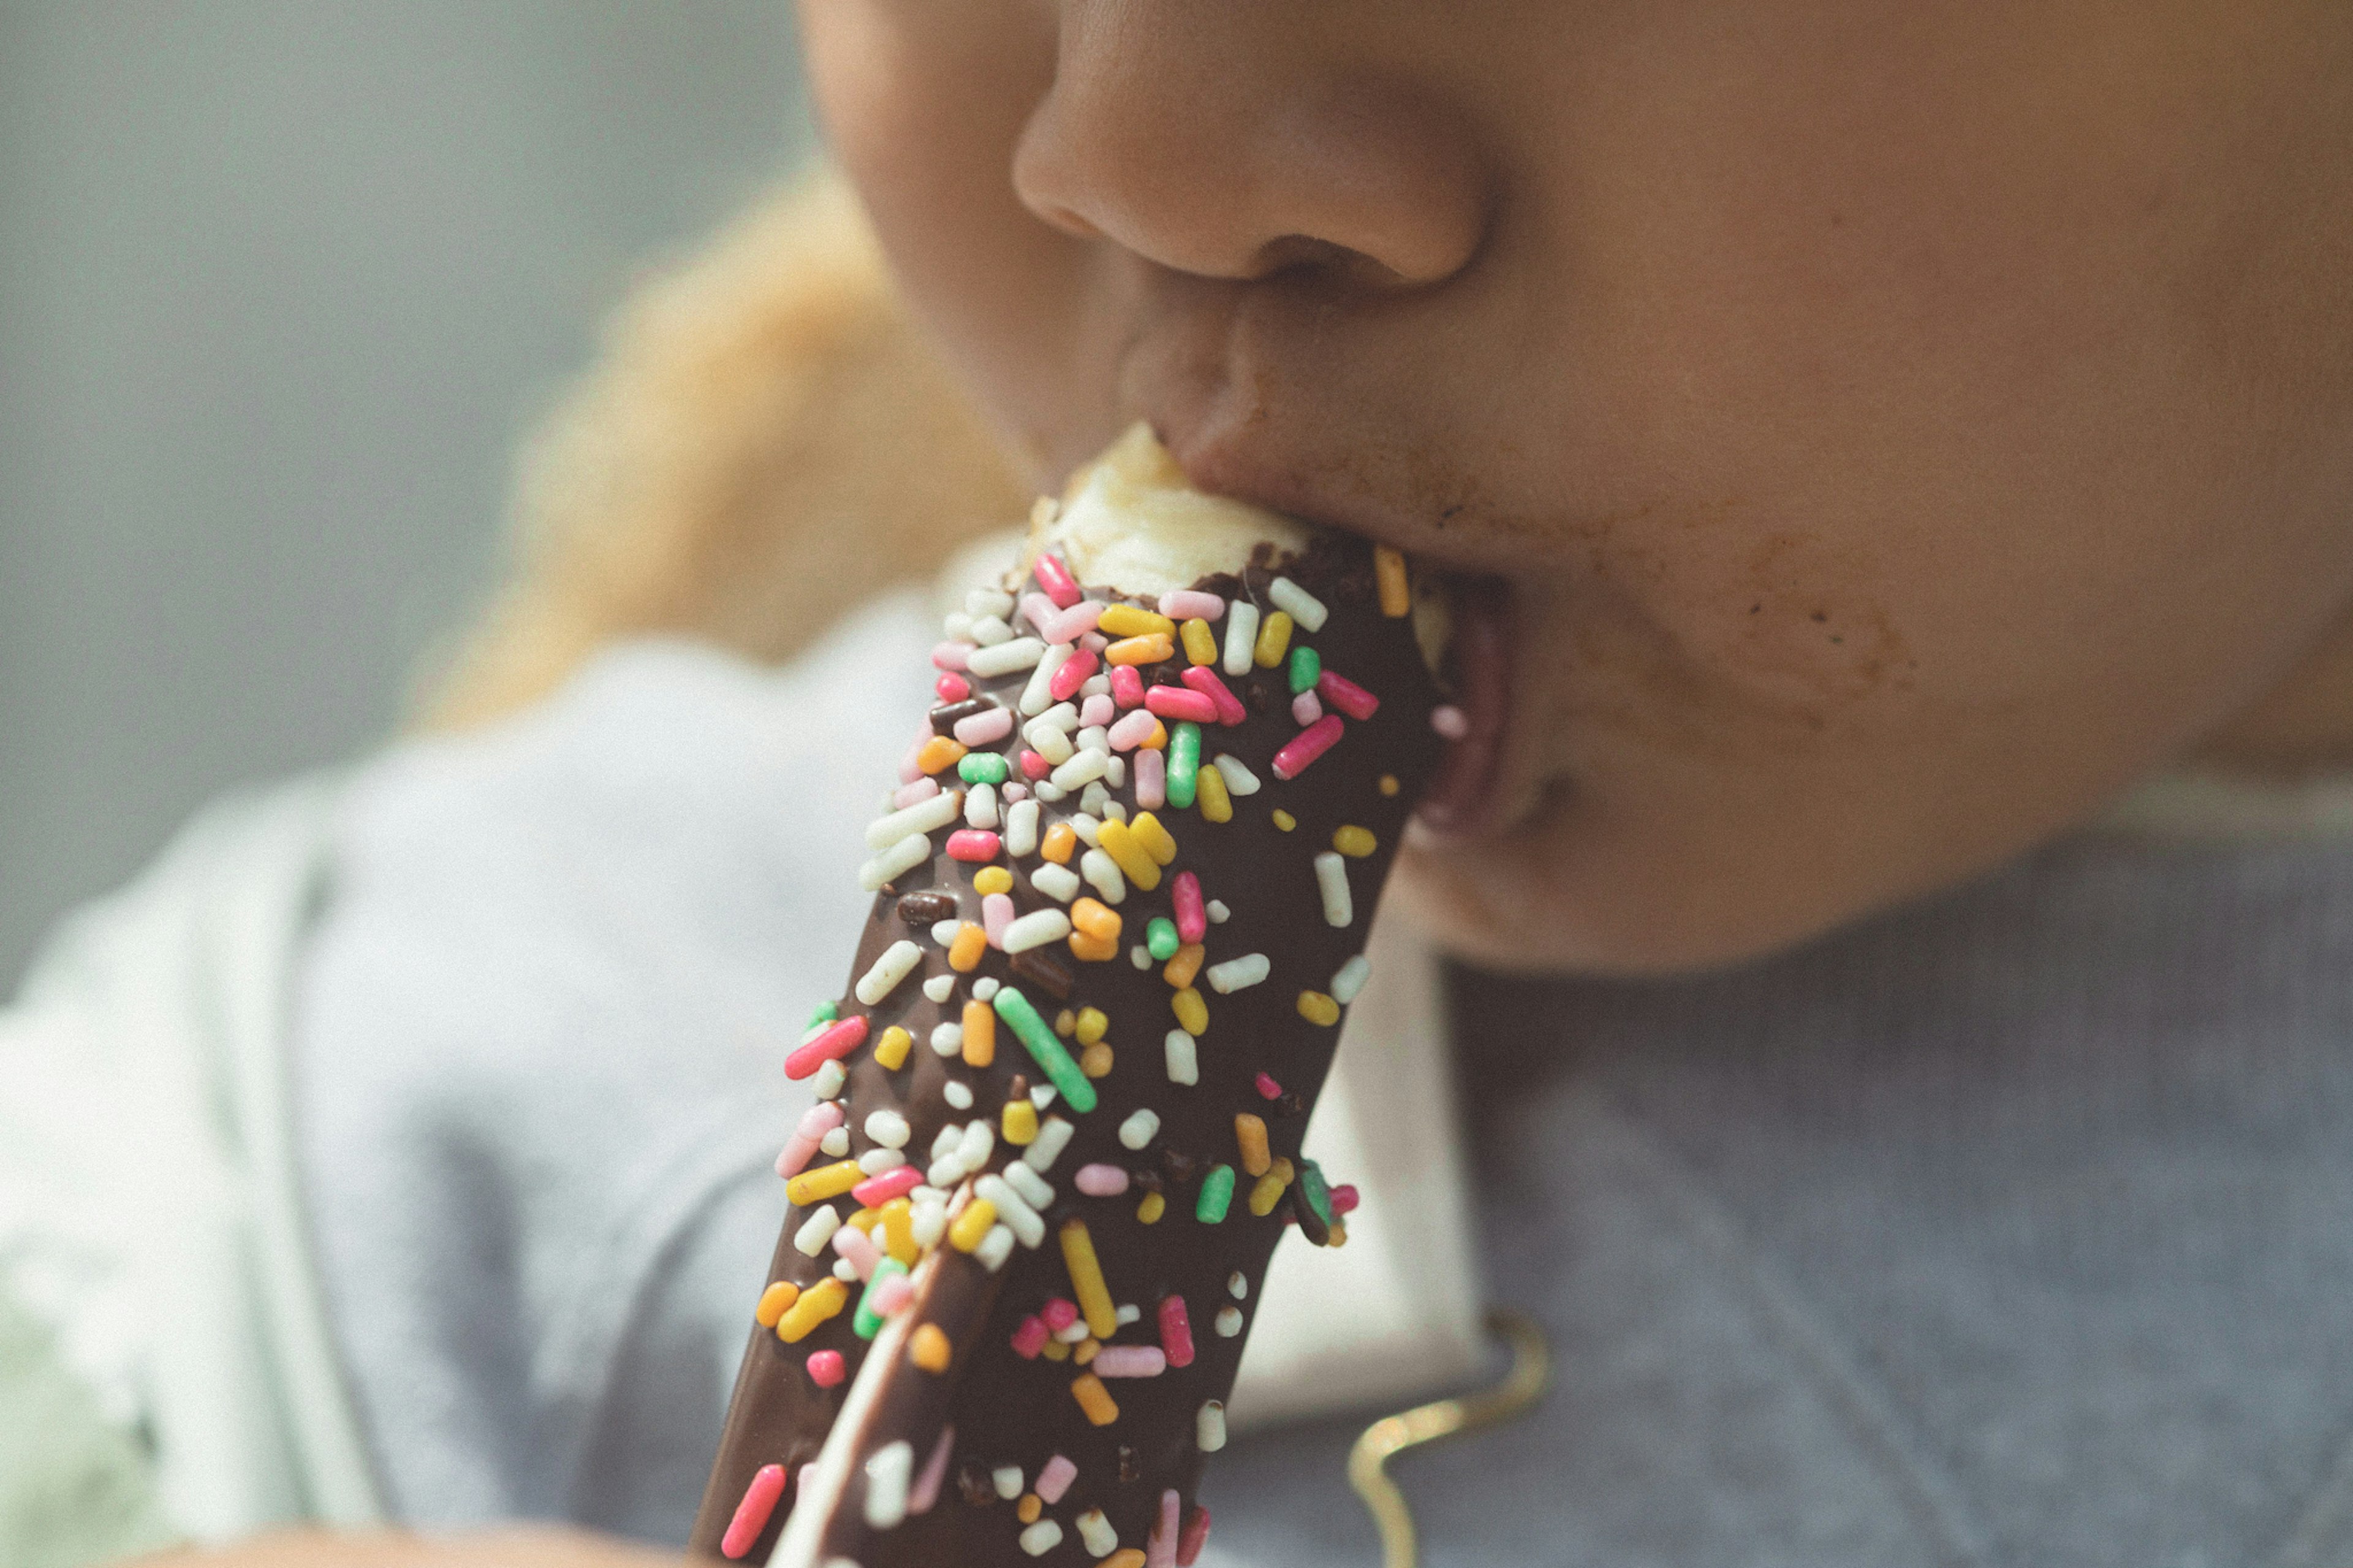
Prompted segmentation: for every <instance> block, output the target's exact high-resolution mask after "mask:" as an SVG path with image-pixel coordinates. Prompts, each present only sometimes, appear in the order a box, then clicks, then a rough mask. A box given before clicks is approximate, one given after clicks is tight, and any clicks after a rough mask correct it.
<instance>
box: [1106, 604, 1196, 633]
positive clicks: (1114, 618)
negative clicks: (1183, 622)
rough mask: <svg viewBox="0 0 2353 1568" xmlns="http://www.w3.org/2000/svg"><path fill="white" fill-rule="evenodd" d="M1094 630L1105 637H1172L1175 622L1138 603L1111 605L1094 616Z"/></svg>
mask: <svg viewBox="0 0 2353 1568" xmlns="http://www.w3.org/2000/svg"><path fill="white" fill-rule="evenodd" d="M1095 630H1097V631H1099V632H1101V633H1103V636H1105V637H1173V636H1175V635H1176V622H1175V621H1172V620H1170V619H1169V618H1168V617H1167V616H1163V615H1158V614H1155V612H1153V611H1151V610H1147V609H1145V608H1144V607H1143V606H1141V605H1108V606H1106V607H1105V608H1104V610H1103V614H1102V615H1100V616H1096V617H1095Z"/></svg>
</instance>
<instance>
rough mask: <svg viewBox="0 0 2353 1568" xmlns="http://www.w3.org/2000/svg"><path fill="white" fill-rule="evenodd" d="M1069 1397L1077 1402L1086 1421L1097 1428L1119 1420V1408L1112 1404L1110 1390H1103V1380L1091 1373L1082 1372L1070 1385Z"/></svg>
mask: <svg viewBox="0 0 2353 1568" xmlns="http://www.w3.org/2000/svg"><path fill="white" fill-rule="evenodd" d="M1071 1398H1073V1399H1075V1400H1077V1401H1078V1402H1079V1408H1080V1409H1082V1410H1083V1411H1085V1412H1086V1413H1087V1419H1088V1420H1089V1421H1091V1422H1092V1423H1093V1424H1094V1425H1095V1426H1110V1425H1111V1424H1112V1423H1113V1422H1114V1421H1116V1420H1118V1419H1119V1406H1118V1405H1115V1404H1113V1401H1112V1397H1111V1390H1110V1389H1108V1388H1105V1387H1104V1386H1103V1379H1102V1378H1099V1377H1097V1376H1096V1375H1095V1374H1094V1373H1091V1372H1082V1373H1080V1374H1079V1375H1078V1377H1077V1378H1076V1380H1074V1381H1073V1382H1072V1383H1071Z"/></svg>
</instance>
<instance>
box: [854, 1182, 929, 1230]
mask: <svg viewBox="0 0 2353 1568" xmlns="http://www.w3.org/2000/svg"><path fill="white" fill-rule="evenodd" d="M922 1182H923V1172H921V1171H919V1170H917V1169H916V1168H915V1167H914V1166H913V1165H893V1166H892V1167H891V1168H890V1169H889V1170H887V1171H885V1172H883V1173H881V1175H879V1176H869V1177H867V1178H866V1179H865V1180H864V1181H862V1182H860V1183H859V1184H857V1185H856V1186H854V1187H852V1188H850V1189H849V1195H850V1196H851V1197H853V1198H856V1199H857V1200H858V1205H859V1206H860V1208H870V1209H879V1208H881V1206H882V1205H884V1204H887V1203H889V1202H890V1201H891V1200H892V1198H903V1197H905V1196H906V1195H907V1194H909V1193H912V1192H913V1191H914V1190H915V1188H916V1187H917V1186H918V1185H920V1184H922ZM841 1228H842V1230H848V1229H849V1226H842V1227H841ZM834 1234H835V1235H836V1236H839V1235H840V1234H841V1231H839V1230H838V1231H836V1232H834Z"/></svg>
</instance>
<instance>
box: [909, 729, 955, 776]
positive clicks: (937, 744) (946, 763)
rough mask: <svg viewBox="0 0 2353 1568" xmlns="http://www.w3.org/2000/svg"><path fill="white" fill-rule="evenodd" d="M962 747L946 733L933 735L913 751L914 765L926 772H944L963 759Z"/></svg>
mask: <svg viewBox="0 0 2353 1568" xmlns="http://www.w3.org/2000/svg"><path fill="white" fill-rule="evenodd" d="M964 751H965V749H964V747H963V746H962V745H961V744H960V743H958V742H956V741H955V740H954V739H952V738H951V737H949V736H946V735H934V736H933V737H932V738H931V739H930V740H928V741H926V742H923V750H922V751H920V752H916V753H915V765H916V766H917V767H919V768H921V769H923V772H925V773H944V772H945V771H946V770H947V769H949V768H952V767H954V766H955V765H956V764H957V763H960V762H962V761H964Z"/></svg>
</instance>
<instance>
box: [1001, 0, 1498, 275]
mask: <svg viewBox="0 0 2353 1568" xmlns="http://www.w3.org/2000/svg"><path fill="white" fill-rule="evenodd" d="M1283 9H1284V7H1281V6H1261V5H1241V6H1232V7H1220V8H1219V16H1218V19H1217V20H1216V21H1215V22H1209V21H1206V20H1204V19H1203V16H1202V15H1201V13H1200V12H1199V11H1198V9H1197V8H1194V7H1191V6H1187V5H1181V4H1176V3H1164V0H1136V3H1132V4H1127V5H1087V4H1076V5H1065V6H1064V7H1063V12H1062V23H1061V37H1060V54H1059V58H1058V63H1057V67H1056V70H1055V75H1054V83H1053V86H1052V88H1051V89H1050V90H1049V91H1048V93H1047V94H1046V97H1045V98H1044V100H1041V101H1040V102H1039V105H1038V108H1037V110H1035V111H1034V112H1033V113H1032V115H1031V116H1030V119H1029V123H1028V125H1027V126H1026V128H1025V129H1024V131H1023V132H1022V134H1021V137H1020V140H1019V142H1018V143H1017V145H1016V147H1015V149H1014V158H1013V183H1014V188H1015V189H1016V190H1017V191H1018V193H1019V194H1020V196H1021V199H1022V201H1023V202H1024V203H1025V204H1027V205H1028V206H1029V209H1030V210H1031V211H1032V212H1035V213H1036V214H1037V215H1038V216H1040V217H1041V218H1043V219H1045V220H1046V221H1047V222H1049V223H1051V224H1053V225H1055V226H1057V227H1059V228H1061V229H1064V230H1066V231H1068V232H1070V233H1072V234H1076V235H1080V236H1082V237H1089V238H1093V237H1103V238H1107V239H1110V240H1112V241H1113V242H1114V243H1116V244H1118V245H1120V246H1123V247H1125V248H1127V249H1129V250H1131V251H1134V253H1136V254H1137V255H1139V256H1142V257H1144V258H1146V259H1148V260H1151V261H1154V262H1157V263H1158V264H1160V265H1161V266H1164V267H1168V268H1175V269H1176V270H1178V271H1183V272H1189V273H1195V274H1198V275H1200V276H1204V277H1210V278H1223V279H1256V278H1262V277H1266V276H1268V275H1270V274H1271V273H1274V272H1277V271H1280V270H1282V269H1284V268H1289V267H1292V266H1294V265H1298V264H1301V263H1312V264H1317V265H1322V266H1325V267H1328V268H1333V269H1335V270H1337V271H1342V272H1345V273H1348V274H1350V275H1352V276H1353V277H1354V278H1355V279H1356V280H1358V281H1362V282H1366V283H1377V284H1381V285H1388V286H1398V285H1424V284H1430V283H1434V282H1437V281H1439V280H1440V279H1445V278H1448V277H1450V276H1451V275H1452V274H1453V273H1455V272H1456V271H1458V270H1460V269H1461V268H1462V267H1463V266H1464V265H1465V264H1466V263H1467V262H1468V261H1469V260H1470V259H1471V258H1472V255H1473V254H1474V253H1475V252H1476V251H1477V250H1478V248H1479V244H1480V241H1481V239H1482V236H1483V234H1484V231H1485V227H1486V222H1487V205H1488V204H1487V195H1486V183H1485V180H1484V178H1483V174H1482V168H1481V163H1480V159H1479V157H1478V150H1477V147H1476V145H1475V143H1474V140H1473V137H1472V131H1471V128H1470V126H1469V124H1468V122H1467V121H1465V120H1463V119H1461V118H1460V117H1457V116H1455V115H1453V114H1451V113H1450V112H1449V111H1448V110H1447V107H1446V105H1445V103H1444V101H1443V100H1442V99H1439V98H1435V97H1432V96H1430V95H1429V94H1427V93H1425V92H1422V91H1419V90H1418V89H1417V85H1416V83H1415V82H1414V81H1413V79H1412V77H1411V75H1410V62H1398V65H1397V66H1396V67H1394V68H1393V67H1391V66H1390V64H1389V63H1388V62H1383V63H1382V64H1381V65H1379V66H1378V67H1374V66H1372V65H1370V64H1366V63H1353V62H1352V63H1347V64H1342V63H1339V62H1337V61H1333V60H1327V59H1324V58H1317V56H1316V55H1314V53H1311V52H1309V51H1307V50H1306V49H1304V48H1303V47H1294V46H1295V44H1296V42H1297V41H1296V40H1294V39H1291V38H1287V37H1285V36H1284V33H1283V29H1282V24H1281V22H1280V21H1279V20H1277V19H1276V18H1278V16H1279V14H1280V13H1282V11H1283ZM1179 13H1182V14H1181V15H1180V14H1179Z"/></svg>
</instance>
